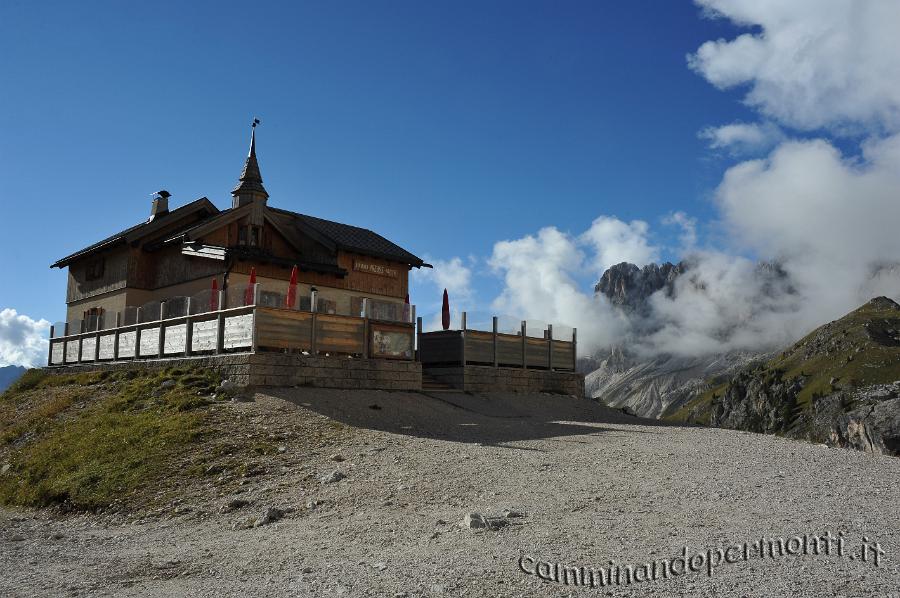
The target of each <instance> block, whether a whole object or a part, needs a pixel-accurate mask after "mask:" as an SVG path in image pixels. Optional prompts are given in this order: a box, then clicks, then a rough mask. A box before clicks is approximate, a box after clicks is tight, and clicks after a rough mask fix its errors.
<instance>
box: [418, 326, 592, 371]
mask: <svg viewBox="0 0 900 598" xmlns="http://www.w3.org/2000/svg"><path fill="white" fill-rule="evenodd" d="M497 328H498V326H497V317H494V318H493V330H492V331H491V332H485V331H481V330H469V329H467V328H466V315H465V313H463V315H462V327H461V329H460V330H442V331H437V332H423V331H422V318H419V319H418V322H417V336H418V343H417V344H418V348H419V361H421V362H422V363H423V364H425V365H490V366H494V367H519V368H541V369H548V370H567V371H574V370H575V365H576V360H577V348H578V341H577V330H575V329H573V330H572V340H571V341H563V340H555V339H554V338H553V326H552V325H551V326H548V327H547V329H546V330H545V331H544V332H543V336H542V337H533V336H528V335H527V329H526V323H525V322H522V326H521V330H520V332H519V333H518V334H507V333H501V332H498V329H497Z"/></svg>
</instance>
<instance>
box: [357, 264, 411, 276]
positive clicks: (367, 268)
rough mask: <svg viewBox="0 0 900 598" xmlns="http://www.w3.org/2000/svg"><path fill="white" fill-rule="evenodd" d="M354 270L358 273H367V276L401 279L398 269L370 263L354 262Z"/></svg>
mask: <svg viewBox="0 0 900 598" xmlns="http://www.w3.org/2000/svg"><path fill="white" fill-rule="evenodd" d="M353 269H354V270H356V271H357V272H365V273H366V274H374V275H376V276H386V277H387V278H399V277H400V271H399V270H397V269H396V268H389V267H388V266H382V265H380V264H371V263H369V262H361V261H359V260H353Z"/></svg>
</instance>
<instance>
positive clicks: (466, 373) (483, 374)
mask: <svg viewBox="0 0 900 598" xmlns="http://www.w3.org/2000/svg"><path fill="white" fill-rule="evenodd" d="M425 374H427V375H428V376H431V377H432V378H434V379H435V380H438V381H439V382H443V383H445V384H449V385H450V386H453V387H454V388H459V389H462V390H465V391H469V392H553V393H559V394H567V395H573V396H576V397H580V398H583V397H584V374H578V373H575V372H558V371H549V370H527V369H522V368H495V367H491V366H482V365H467V366H466V367H464V368H463V367H427V368H426V369H425Z"/></svg>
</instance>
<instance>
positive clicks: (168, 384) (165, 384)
mask: <svg viewBox="0 0 900 598" xmlns="http://www.w3.org/2000/svg"><path fill="white" fill-rule="evenodd" d="M159 387H160V388H162V389H163V390H168V389H170V388H175V381H174V380H163V381H162V384H160V385H159Z"/></svg>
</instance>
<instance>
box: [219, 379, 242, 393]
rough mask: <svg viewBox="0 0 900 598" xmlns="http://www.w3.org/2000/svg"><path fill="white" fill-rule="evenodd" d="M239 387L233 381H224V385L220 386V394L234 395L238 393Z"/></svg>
mask: <svg viewBox="0 0 900 598" xmlns="http://www.w3.org/2000/svg"><path fill="white" fill-rule="evenodd" d="M237 389H238V386H237V384H235V383H234V382H232V381H231V380H222V383H221V384H219V388H218V392H224V393H233V392H235V391H237Z"/></svg>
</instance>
